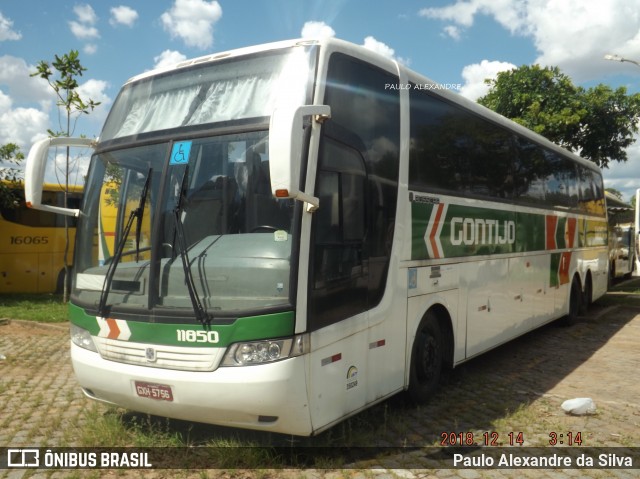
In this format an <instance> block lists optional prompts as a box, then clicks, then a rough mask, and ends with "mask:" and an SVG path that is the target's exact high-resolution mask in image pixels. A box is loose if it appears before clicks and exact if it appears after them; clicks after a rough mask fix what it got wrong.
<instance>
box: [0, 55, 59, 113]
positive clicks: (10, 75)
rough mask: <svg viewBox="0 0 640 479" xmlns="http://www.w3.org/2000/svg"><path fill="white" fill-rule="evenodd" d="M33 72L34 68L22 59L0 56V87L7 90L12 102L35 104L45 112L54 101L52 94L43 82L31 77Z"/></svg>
mask: <svg viewBox="0 0 640 479" xmlns="http://www.w3.org/2000/svg"><path fill="white" fill-rule="evenodd" d="M35 71H36V67H35V66H32V65H27V62H25V61H24V60H23V59H22V58H18V57H13V56H11V55H3V56H0V86H3V85H4V86H5V87H7V88H8V91H9V94H10V95H11V98H13V100H14V101H17V102H18V103H37V104H39V106H40V108H41V109H44V110H47V109H48V108H50V107H51V104H52V103H53V101H54V99H55V98H54V94H53V92H52V91H51V89H50V87H49V85H47V82H46V81H45V80H43V79H41V78H37V77H32V76H31V73H32V72H35Z"/></svg>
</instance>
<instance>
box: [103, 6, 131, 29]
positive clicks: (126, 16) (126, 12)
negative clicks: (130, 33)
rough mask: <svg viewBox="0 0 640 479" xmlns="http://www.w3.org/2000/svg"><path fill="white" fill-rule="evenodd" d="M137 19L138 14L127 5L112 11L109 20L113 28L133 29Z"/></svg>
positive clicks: (114, 8)
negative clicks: (125, 27)
mask: <svg viewBox="0 0 640 479" xmlns="http://www.w3.org/2000/svg"><path fill="white" fill-rule="evenodd" d="M137 19H138V12H136V11H135V10H134V9H133V8H131V7H127V6H126V5H120V6H118V7H113V8H112V9H111V19H110V20H109V23H110V24H111V25H113V26H116V25H125V26H127V27H132V26H133V24H134V23H135V22H136V20H137Z"/></svg>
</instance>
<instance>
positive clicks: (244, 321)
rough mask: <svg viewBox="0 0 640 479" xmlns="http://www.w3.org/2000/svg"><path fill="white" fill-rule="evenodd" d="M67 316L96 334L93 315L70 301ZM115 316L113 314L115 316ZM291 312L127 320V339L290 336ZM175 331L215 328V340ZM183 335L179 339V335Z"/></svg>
mask: <svg viewBox="0 0 640 479" xmlns="http://www.w3.org/2000/svg"><path fill="white" fill-rule="evenodd" d="M69 316H70V320H71V322H72V323H73V324H75V325H76V326H79V327H81V328H84V329H86V330H88V331H89V332H90V333H91V335H92V336H98V333H99V332H100V326H99V325H98V321H97V319H96V317H95V316H91V315H89V314H87V313H86V312H85V311H84V309H82V308H81V307H79V306H76V305H74V304H70V305H69ZM115 318H116V319H117V315H116V316H115ZM294 322H295V315H294V312H293V311H285V312H282V313H272V314H265V315H260V316H248V317H244V318H238V319H237V320H236V321H234V322H233V324H226V325H218V324H212V325H211V326H210V327H204V326H202V325H201V324H199V323H197V322H196V319H195V318H194V319H193V324H185V323H180V324H165V323H149V322H142V321H127V322H126V323H127V326H128V327H129V329H130V331H131V336H130V337H129V339H128V341H132V342H137V343H149V344H166V345H170V346H192V347H198V346H202V347H209V346H214V345H215V346H216V347H226V346H228V345H230V344H232V343H236V342H238V341H250V340H258V339H269V338H278V337H286V336H292V335H293V334H294ZM178 331H196V332H197V331H215V332H217V336H218V342H216V343H215V344H210V343H200V342H197V341H185V340H184V338H185V337H195V335H194V336H192V335H187V334H185V333H179V332H178ZM181 337H182V338H183V340H182V341H180V340H179V338H181Z"/></svg>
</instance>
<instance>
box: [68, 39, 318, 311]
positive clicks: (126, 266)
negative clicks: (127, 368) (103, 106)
mask: <svg viewBox="0 0 640 479" xmlns="http://www.w3.org/2000/svg"><path fill="white" fill-rule="evenodd" d="M312 50H313V49H310V48H308V47H300V48H292V49H289V50H283V51H279V52H276V53H274V52H268V53H266V54H263V56H257V55H251V56H247V57H240V58H239V59H238V58H236V59H233V60H228V61H225V62H223V63H217V62H213V63H209V64H204V65H202V64H198V65H197V67H192V68H189V67H187V68H185V69H184V71H181V70H178V71H173V72H172V74H171V75H167V76H164V77H163V76H162V75H158V76H152V77H149V78H142V79H141V80H139V81H134V82H132V83H130V84H128V85H127V86H126V87H125V89H124V90H123V92H122V93H121V94H120V95H119V98H118V100H117V101H116V104H115V105H114V108H113V110H112V112H111V114H110V116H109V118H108V120H107V123H106V124H105V127H104V129H103V136H102V137H101V145H102V148H99V149H98V151H97V153H96V154H95V155H94V157H93V159H92V164H91V168H90V172H89V176H88V178H87V184H86V189H85V201H84V204H83V209H82V215H81V217H80V219H79V221H78V228H79V229H80V230H81V231H82V236H83V237H84V238H93V244H92V246H90V245H89V244H84V245H82V247H80V248H78V249H77V250H76V259H75V263H74V275H75V276H74V282H73V291H72V294H73V300H74V301H75V302H76V303H78V304H82V305H84V306H85V307H87V308H88V309H91V310H93V311H94V312H95V311H97V312H98V314H99V315H100V316H106V315H107V314H109V313H110V312H111V311H117V312H118V313H119V314H120V315H122V314H133V315H136V316H137V315H140V318H139V319H138V320H144V317H149V318H156V317H157V318H159V317H161V316H164V317H166V318H167V320H171V321H195V319H194V317H195V318H198V319H200V318H201V314H199V309H203V310H204V314H205V315H206V317H207V318H208V320H211V319H212V318H213V319H214V320H215V318H230V317H237V316H239V315H243V314H251V313H264V312H265V311H268V310H271V311H277V310H286V309H291V305H292V304H293V298H292V294H293V293H292V291H293V290H294V288H291V289H290V286H289V285H290V279H291V277H292V276H293V271H292V267H291V261H290V259H291V252H292V250H293V248H294V243H295V241H297V240H296V239H295V231H296V218H297V215H299V214H300V211H301V209H300V207H296V206H295V204H294V200H291V199H276V198H275V197H273V195H272V193H271V183H270V172H269V158H268V151H269V148H268V141H269V138H268V130H267V125H268V117H269V116H270V114H271V112H272V111H273V109H274V108H277V107H278V106H285V105H287V106H288V105H291V104H292V102H293V103H294V104H305V103H306V102H308V101H309V95H310V91H311V87H310V85H312V80H313V74H314V72H313V68H314V65H315V61H313V60H312V59H311V57H312V56H313V55H311V52H312ZM237 120H240V121H237ZM140 134H144V135H145V136H144V141H143V142H141V141H140V139H141V136H140ZM112 140H118V141H112ZM143 192H144V193H143ZM296 212H297V213H296ZM127 225H128V226H127ZM114 263H115V264H114ZM107 278H108V279H107ZM194 296H195V298H194ZM200 304H201V306H202V307H201V308H200V306H199V305H200ZM150 320H151V321H153V320H154V319H150ZM159 320H160V319H159Z"/></svg>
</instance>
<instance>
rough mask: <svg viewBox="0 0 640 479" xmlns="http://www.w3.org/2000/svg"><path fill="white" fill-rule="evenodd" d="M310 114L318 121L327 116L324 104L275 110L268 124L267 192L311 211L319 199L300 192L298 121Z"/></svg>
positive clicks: (327, 109)
mask: <svg viewBox="0 0 640 479" xmlns="http://www.w3.org/2000/svg"><path fill="white" fill-rule="evenodd" d="M308 115H313V116H314V117H315V118H316V121H318V122H320V121H322V120H324V119H327V118H329V117H330V116H331V108H330V107H329V106H328V105H303V106H291V107H284V108H277V109H276V110H274V112H273V114H272V115H271V123H270V125H269V173H270V175H271V191H272V193H273V195H274V196H275V197H276V198H294V199H296V200H299V201H304V202H306V203H308V207H307V210H308V211H315V210H316V209H317V208H318V206H319V204H320V202H319V199H318V198H316V197H314V196H312V195H309V194H307V193H305V192H304V191H301V190H300V188H299V185H300V163H301V156H302V139H303V129H302V119H303V118H304V117H305V116H308Z"/></svg>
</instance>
